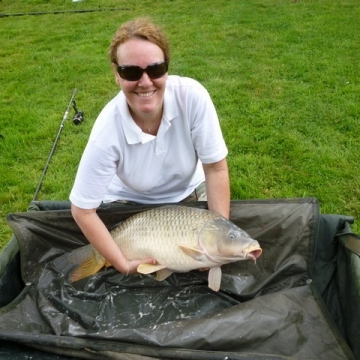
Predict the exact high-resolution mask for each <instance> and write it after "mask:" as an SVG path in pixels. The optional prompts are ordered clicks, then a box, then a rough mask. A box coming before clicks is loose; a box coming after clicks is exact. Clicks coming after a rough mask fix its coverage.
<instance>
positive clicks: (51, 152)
mask: <svg viewBox="0 0 360 360" xmlns="http://www.w3.org/2000/svg"><path fill="white" fill-rule="evenodd" d="M77 92H78V90H77V89H76V88H75V89H74V91H73V94H72V96H71V100H70V102H69V105H68V107H67V108H66V111H65V114H64V117H63V119H62V121H61V123H60V128H59V131H58V133H57V135H56V138H55V141H54V144H53V146H52V149H51V151H50V154H49V157H48V160H47V162H46V165H45V168H44V171H43V173H42V175H41V178H40V181H39V184H38V186H37V188H36V191H35V194H34V197H33V199H32V201H35V200H36V198H37V196H38V194H39V191H40V189H41V185H42V182H43V179H44V177H45V175H46V172H47V170H48V167H49V165H50V161H51V158H52V156H53V154H54V152H55V148H56V145H57V142H58V141H59V138H60V134H61V131H62V129H63V127H64V123H65V121H66V119H67V117H68V116H69V112H70V108H71V106H72V104H73V101H74V99H75V96H76V94H77Z"/></svg>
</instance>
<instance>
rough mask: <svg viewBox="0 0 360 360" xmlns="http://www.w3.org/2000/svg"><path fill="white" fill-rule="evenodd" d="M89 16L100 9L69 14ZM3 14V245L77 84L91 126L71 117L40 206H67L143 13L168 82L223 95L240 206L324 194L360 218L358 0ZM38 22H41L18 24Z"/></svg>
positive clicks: (39, 6) (101, 4) (21, 6)
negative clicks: (160, 39)
mask: <svg viewBox="0 0 360 360" xmlns="http://www.w3.org/2000/svg"><path fill="white" fill-rule="evenodd" d="M84 9H91V10H99V11H93V12H74V10H75V11H77V10H84ZM114 9H116V10H114ZM56 11H58V12H59V13H54V12H56ZM0 13H1V14H5V15H11V14H13V16H2V17H0V23H1V25H0V36H1V39H2V45H1V50H0V74H1V97H0V109H1V123H0V134H1V135H2V137H0V168H1V176H0V212H1V214H0V215H1V216H0V248H1V247H3V246H4V245H5V243H6V242H7V240H8V239H9V238H10V236H11V229H10V228H9V227H8V226H7V224H6V220H5V216H6V214H8V213H10V212H17V211H26V210H27V207H28V204H29V202H30V201H31V200H32V198H33V196H34V193H35V189H36V187H37V184H38V181H39V179H40V176H41V174H42V171H43V169H44V167H45V164H46V161H47V158H48V155H49V153H50V150H51V147H52V145H53V143H54V140H55V137H56V134H57V133H58V131H59V126H60V123H61V120H62V118H63V115H64V112H65V109H66V107H67V105H68V103H69V101H70V98H71V95H72V92H73V89H74V88H75V87H76V88H78V90H79V93H78V94H77V96H76V103H77V106H78V108H79V110H84V111H85V116H86V119H85V121H84V123H82V124H81V125H79V126H75V125H73V124H72V122H71V119H72V116H73V112H72V113H71V114H70V116H69V121H66V123H65V126H64V128H63V129H62V132H61V136H60V140H59V142H58V145H57V148H56V151H55V154H54V156H53V157H52V159H51V163H50V166H49V169H48V172H47V174H46V176H45V179H44V182H43V185H42V188H41V190H40V193H39V195H38V198H37V199H38V200H67V199H68V195H69V192H70V189H71V187H72V183H73V180H74V177H75V173H76V169H77V164H78V162H79V160H80V157H81V153H82V151H83V148H84V146H85V144H86V141H87V138H88V136H89V133H90V130H91V127H92V124H93V123H94V121H95V119H96V116H97V115H98V113H99V111H100V110H101V109H102V107H103V106H104V105H105V103H106V102H107V101H108V100H110V99H111V98H112V97H113V96H114V95H115V94H116V93H117V91H118V88H117V87H116V85H115V82H114V80H113V76H112V73H111V70H110V66H109V62H108V58H107V51H108V45H109V41H110V38H111V37H112V34H113V33H114V32H115V30H116V28H117V27H118V25H119V24H120V23H122V22H123V21H126V20H128V19H131V18H134V17H137V16H144V15H147V16H150V17H151V18H152V19H153V20H154V21H156V22H157V23H159V24H160V25H161V26H162V27H163V28H164V30H165V31H166V33H167V34H168V37H169V39H170V41H171V44H172V62H171V66H170V73H172V74H179V75H183V76H190V77H193V78H195V79H197V80H199V81H200V82H202V83H203V85H204V86H205V87H206V88H207V89H208V90H209V92H210V94H211V96H212V98H213V100H214V103H215V105H216V108H217V110H218V113H219V117H220V120H221V125H222V129H223V133H224V136H225V139H226V142H227V144H228V148H229V156H228V163H229V169H230V176H231V191H232V198H233V199H255V198H257V199H259V198H260V199H267V198H292V197H316V198H317V199H318V200H319V202H320V205H321V211H322V212H323V213H336V214H343V215H350V216H354V217H355V219H358V218H359V217H360V174H359V166H358V159H360V147H359V145H358V134H359V133H360V124H359V112H360V111H359V109H360V106H359V95H358V94H359V93H360V88H359V75H360V67H359V65H358V54H359V53H360V44H359V41H358V39H359V35H360V24H359V21H358V19H359V18H360V8H359V6H358V0H298V1H296V2H293V1H291V0H246V1H223V0H204V1H201V2H200V1H199V2H195V1H194V2H192V1H187V0H177V1H175V0H173V1H171V0H163V1H159V2H154V1H148V0H144V1H119V0H107V1H98V0H96V1H95V0H85V1H83V2H76V3H73V2H72V1H71V0H66V1H65V0H61V1H60V0H48V1H46V0H43V1H40V0H37V1H36V0H32V1H31V2H30V1H26V0H17V1H16V2H13V1H11V0H3V1H1V3H0ZM29 13H43V14H42V15H19V14H29ZM14 14H18V15H17V16H14ZM353 229H354V230H355V231H356V232H359V231H360V226H359V224H358V223H357V221H356V222H355V224H354V225H353Z"/></svg>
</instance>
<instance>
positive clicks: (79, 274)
mask: <svg viewBox="0 0 360 360" xmlns="http://www.w3.org/2000/svg"><path fill="white" fill-rule="evenodd" d="M69 261H70V262H71V263H73V264H75V265H78V264H80V265H79V266H78V267H77V268H76V269H75V270H74V271H73V272H72V274H71V276H70V281H71V282H72V283H73V282H75V281H79V280H81V279H84V278H86V277H88V276H90V275H94V274H96V273H97V272H98V271H100V269H101V268H103V267H104V265H105V262H106V261H105V259H104V258H103V257H102V256H97V254H96V253H95V250H94V248H93V247H92V245H86V246H82V247H81V248H78V249H76V250H74V251H72V252H71V253H70V254H69Z"/></svg>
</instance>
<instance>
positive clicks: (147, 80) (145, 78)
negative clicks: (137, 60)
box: [139, 71, 152, 86]
mask: <svg viewBox="0 0 360 360" xmlns="http://www.w3.org/2000/svg"><path fill="white" fill-rule="evenodd" d="M139 85H140V86H149V85H152V80H151V78H150V77H149V75H148V74H147V73H146V72H145V71H144V72H143V74H142V76H141V78H140V80H139Z"/></svg>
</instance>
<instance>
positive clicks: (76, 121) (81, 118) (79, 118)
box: [72, 100, 84, 125]
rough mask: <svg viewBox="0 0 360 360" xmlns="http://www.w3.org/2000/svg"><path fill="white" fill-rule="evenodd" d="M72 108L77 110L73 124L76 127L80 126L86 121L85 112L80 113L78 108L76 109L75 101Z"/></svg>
mask: <svg viewBox="0 0 360 360" xmlns="http://www.w3.org/2000/svg"><path fill="white" fill-rule="evenodd" d="M72 106H73V108H74V110H75V116H74V118H73V123H74V124H75V125H79V124H81V123H82V122H83V121H84V112H83V111H78V109H77V107H76V102H75V100H73V101H72Z"/></svg>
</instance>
